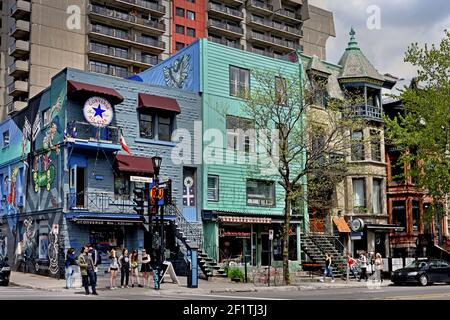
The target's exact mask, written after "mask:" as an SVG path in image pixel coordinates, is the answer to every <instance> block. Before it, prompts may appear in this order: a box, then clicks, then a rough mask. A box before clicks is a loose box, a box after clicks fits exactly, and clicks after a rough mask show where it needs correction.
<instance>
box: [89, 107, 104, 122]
mask: <svg viewBox="0 0 450 320" xmlns="http://www.w3.org/2000/svg"><path fill="white" fill-rule="evenodd" d="M92 109H93V110H94V111H95V114H94V117H96V116H99V117H100V118H102V119H103V112H105V111H106V110H103V109H102V107H101V106H100V105H98V107H97V108H92Z"/></svg>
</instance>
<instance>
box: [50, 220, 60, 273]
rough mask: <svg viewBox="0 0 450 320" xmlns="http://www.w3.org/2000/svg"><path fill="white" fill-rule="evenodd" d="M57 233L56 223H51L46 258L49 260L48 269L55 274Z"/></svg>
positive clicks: (57, 245) (56, 266)
mask: <svg viewBox="0 0 450 320" xmlns="http://www.w3.org/2000/svg"><path fill="white" fill-rule="evenodd" d="M58 234H59V226H58V225H57V224H54V225H53V228H52V230H51V232H50V234H49V246H48V258H49V260H50V266H49V270H50V273H51V274H57V273H58V271H59V265H58V251H59V244H58Z"/></svg>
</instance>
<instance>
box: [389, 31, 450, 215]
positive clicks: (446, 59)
mask: <svg viewBox="0 0 450 320" xmlns="http://www.w3.org/2000/svg"><path fill="white" fill-rule="evenodd" d="M405 62H409V63H411V64H412V65H413V66H415V67H417V68H418V73H417V78H416V79H414V81H413V82H412V83H411V86H409V87H407V88H404V89H403V90H402V92H401V94H400V96H399V97H397V98H399V99H401V100H402V101H403V105H404V110H403V113H402V114H400V115H398V116H397V117H395V118H394V119H389V118H387V117H385V120H386V122H385V123H386V138H387V140H388V142H390V143H392V144H394V145H396V146H397V147H398V148H399V149H400V151H401V157H400V158H399V162H403V163H410V164H412V165H413V168H412V170H410V172H408V175H409V176H411V177H413V179H414V181H415V182H416V183H417V185H418V187H420V188H423V189H425V190H427V193H428V194H429V195H430V196H431V197H432V198H433V200H434V203H433V207H432V208H431V209H430V210H431V211H428V214H426V217H428V220H429V219H430V216H431V215H432V214H435V215H442V209H439V208H438V206H442V205H443V204H445V198H446V195H447V194H448V193H450V106H449V101H450V32H448V31H445V37H444V38H443V39H442V41H441V43H440V45H439V46H435V45H431V46H428V45H425V46H424V47H423V48H421V47H419V45H418V44H417V43H415V44H412V45H411V46H410V47H409V48H408V50H407V52H406V57H405Z"/></svg>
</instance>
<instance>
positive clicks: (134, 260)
mask: <svg viewBox="0 0 450 320" xmlns="http://www.w3.org/2000/svg"><path fill="white" fill-rule="evenodd" d="M130 261H131V287H132V288H134V285H135V284H137V286H138V287H140V288H142V285H141V282H140V281H139V254H138V252H137V250H133V251H132V252H131V259H130Z"/></svg>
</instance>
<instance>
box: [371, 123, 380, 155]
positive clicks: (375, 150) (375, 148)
mask: <svg viewBox="0 0 450 320" xmlns="http://www.w3.org/2000/svg"><path fill="white" fill-rule="evenodd" d="M370 150H371V154H372V160H373V161H381V136H380V132H379V131H378V130H370Z"/></svg>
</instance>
